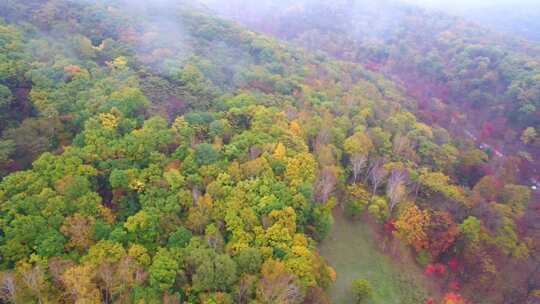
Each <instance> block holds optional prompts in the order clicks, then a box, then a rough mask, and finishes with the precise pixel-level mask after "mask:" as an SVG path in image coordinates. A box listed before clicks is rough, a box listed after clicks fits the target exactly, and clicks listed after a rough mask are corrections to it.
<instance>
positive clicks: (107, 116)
mask: <svg viewBox="0 0 540 304" xmlns="http://www.w3.org/2000/svg"><path fill="white" fill-rule="evenodd" d="M99 121H100V122H101V125H103V127H104V128H105V129H109V130H115V129H116V128H117V127H118V124H119V123H120V119H119V118H118V117H116V116H115V115H114V114H111V113H101V114H99Z"/></svg>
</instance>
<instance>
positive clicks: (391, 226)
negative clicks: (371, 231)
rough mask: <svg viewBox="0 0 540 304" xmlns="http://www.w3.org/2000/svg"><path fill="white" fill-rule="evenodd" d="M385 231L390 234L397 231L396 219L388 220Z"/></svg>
mask: <svg viewBox="0 0 540 304" xmlns="http://www.w3.org/2000/svg"><path fill="white" fill-rule="evenodd" d="M384 231H385V232H386V233H388V234H393V233H394V231H397V228H396V225H395V224H394V221H388V222H386V223H385V224H384Z"/></svg>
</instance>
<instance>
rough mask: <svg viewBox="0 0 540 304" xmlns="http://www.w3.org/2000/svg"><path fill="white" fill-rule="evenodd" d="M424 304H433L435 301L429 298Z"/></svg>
mask: <svg viewBox="0 0 540 304" xmlns="http://www.w3.org/2000/svg"><path fill="white" fill-rule="evenodd" d="M426 304H435V300H433V299H432V298H429V299H427V300H426Z"/></svg>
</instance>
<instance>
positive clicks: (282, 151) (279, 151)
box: [274, 143, 287, 160]
mask: <svg viewBox="0 0 540 304" xmlns="http://www.w3.org/2000/svg"><path fill="white" fill-rule="evenodd" d="M285 156H287V148H285V146H284V145H283V144H282V143H278V144H277V145H276V149H275V150H274V158H276V159H279V160H283V159H285Z"/></svg>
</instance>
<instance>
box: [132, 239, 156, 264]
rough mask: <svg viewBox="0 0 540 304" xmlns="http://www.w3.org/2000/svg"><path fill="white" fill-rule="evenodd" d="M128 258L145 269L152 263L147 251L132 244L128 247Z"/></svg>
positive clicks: (140, 246)
mask: <svg viewBox="0 0 540 304" xmlns="http://www.w3.org/2000/svg"><path fill="white" fill-rule="evenodd" d="M128 256H130V257H132V258H133V259H134V260H135V261H137V263H139V265H141V266H145V267H146V266H148V265H150V263H151V262H152V258H151V257H150V255H149V254H148V250H147V249H146V248H145V247H144V246H142V245H139V244H133V245H131V246H130V247H129V249H128Z"/></svg>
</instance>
